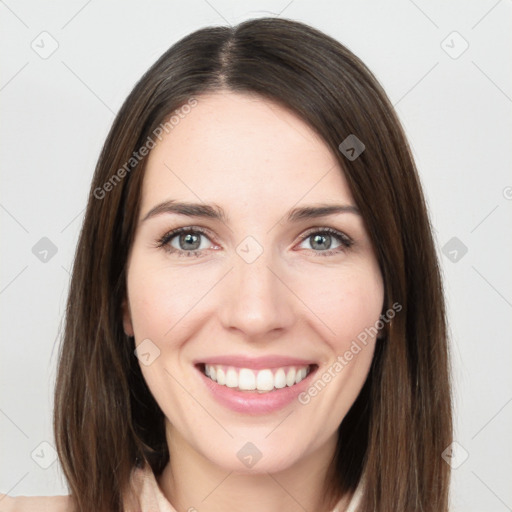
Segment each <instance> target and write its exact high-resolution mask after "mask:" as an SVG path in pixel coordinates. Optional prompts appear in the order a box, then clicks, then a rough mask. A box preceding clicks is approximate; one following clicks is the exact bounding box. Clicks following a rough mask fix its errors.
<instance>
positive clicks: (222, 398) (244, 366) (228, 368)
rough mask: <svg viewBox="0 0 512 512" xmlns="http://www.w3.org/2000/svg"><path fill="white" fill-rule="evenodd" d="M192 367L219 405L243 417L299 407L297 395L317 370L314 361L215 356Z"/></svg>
mask: <svg viewBox="0 0 512 512" xmlns="http://www.w3.org/2000/svg"><path fill="white" fill-rule="evenodd" d="M194 366H195V367H196V369H197V375H198V376H199V378H200V380H201V381H202V384H203V385H204V386H205V387H206V390H207V391H208V393H209V394H210V396H211V397H212V398H213V399H214V400H215V401H216V402H217V403H218V404H220V405H221V406H223V407H226V408H228V409H231V410H232V411H234V412H237V413H242V414H245V415H265V414H270V413H273V412H277V411H279V410H281V409H283V408H285V407H287V406H291V405H292V404H299V402H298V400H297V397H298V395H299V394H300V393H301V392H303V391H304V390H305V389H307V387H308V386H309V385H310V383H311V380H312V379H313V378H314V374H315V373H316V371H317V369H318V365H317V364H315V363H313V362H310V361H307V360H303V359H296V358H290V357H284V356H283V357H281V356H272V357H260V358H247V357H245V356H218V357H212V358H209V359H207V360H203V361H197V360H196V361H195V362H194ZM299 406H300V404H299Z"/></svg>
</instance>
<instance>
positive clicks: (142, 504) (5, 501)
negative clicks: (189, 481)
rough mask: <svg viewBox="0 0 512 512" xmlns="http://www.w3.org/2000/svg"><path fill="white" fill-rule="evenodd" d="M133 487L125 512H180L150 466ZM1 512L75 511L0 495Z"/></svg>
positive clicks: (58, 503) (54, 501) (60, 501)
mask: <svg viewBox="0 0 512 512" xmlns="http://www.w3.org/2000/svg"><path fill="white" fill-rule="evenodd" d="M130 484H131V487H132V489H133V493H132V494H131V495H130V496H125V497H124V499H123V505H124V508H125V512H177V511H176V509H175V508H174V507H173V506H172V505H171V504H170V503H169V501H168V500H167V498H166V497H165V496H164V495H163V493H162V491H161V489H160V487H158V483H157V481H156V478H155V475H154V474H153V472H152V471H151V468H150V467H149V466H147V467H145V468H143V469H142V468H135V469H134V470H133V472H132V477H131V480H130ZM361 496H362V486H361V485H360V486H359V487H358V488H357V490H356V492H355V494H354V496H353V498H352V500H351V502H350V504H349V506H348V508H347V509H346V511H343V510H342V509H341V508H340V505H339V504H338V505H336V507H334V509H333V510H332V511H331V512H356V508H357V506H358V504H359V503H360V501H361ZM0 512H73V509H72V504H71V499H70V497H69V496H47V497H39V496H38V497H26V496H17V497H11V496H7V495H5V494H0Z"/></svg>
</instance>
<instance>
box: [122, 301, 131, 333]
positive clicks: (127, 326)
mask: <svg viewBox="0 0 512 512" xmlns="http://www.w3.org/2000/svg"><path fill="white" fill-rule="evenodd" d="M121 307H122V310H123V329H124V333H125V334H126V336H130V337H132V336H133V335H134V333H133V324H132V315H131V313H130V306H129V305H128V300H127V299H126V298H125V299H124V300H123V304H122V306H121Z"/></svg>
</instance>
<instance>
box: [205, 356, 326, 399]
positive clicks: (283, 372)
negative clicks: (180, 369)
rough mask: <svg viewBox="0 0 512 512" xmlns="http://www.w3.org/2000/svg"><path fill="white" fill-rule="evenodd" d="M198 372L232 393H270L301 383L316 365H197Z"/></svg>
mask: <svg viewBox="0 0 512 512" xmlns="http://www.w3.org/2000/svg"><path fill="white" fill-rule="evenodd" d="M196 366H197V368H198V370H199V371H201V373H202V374H203V375H204V376H205V377H207V378H208V379H210V380H212V381H213V382H216V383H217V384H218V385H219V386H226V387H228V388H231V389H233V390H234V391H241V392H252V393H259V394H262V393H272V392H275V391H277V390H279V389H283V388H287V387H288V388H290V387H293V386H295V385H296V384H299V383H300V382H302V381H303V380H304V379H305V378H306V377H307V376H308V375H309V374H310V373H311V372H312V371H314V370H315V369H316V367H317V365H316V364H307V365H294V366H280V367H274V368H260V369H252V368H239V367H235V366H227V365H222V364H207V363H199V364H197V365H196Z"/></svg>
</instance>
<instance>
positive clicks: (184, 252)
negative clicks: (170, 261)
mask: <svg viewBox="0 0 512 512" xmlns="http://www.w3.org/2000/svg"><path fill="white" fill-rule="evenodd" d="M206 234H207V232H206V231H205V230H203V229H201V228H198V227H193V228H191V227H184V228H177V229H173V230H172V231H169V232H168V233H166V234H165V235H164V236H163V237H162V238H160V239H159V240H158V241H157V247H161V248H164V249H165V250H166V251H167V252H169V253H173V254H176V255H177V256H188V257H191V256H195V257H200V256H204V249H208V247H209V244H206V246H205V245H204V244H202V240H201V239H202V238H204V239H206V240H209V238H208V237H207V236H206ZM210 245H211V243H210Z"/></svg>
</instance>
